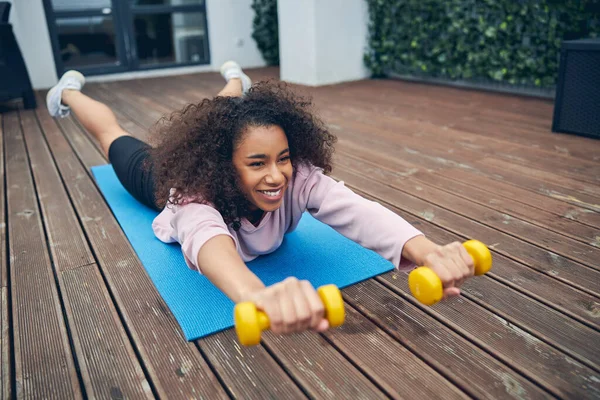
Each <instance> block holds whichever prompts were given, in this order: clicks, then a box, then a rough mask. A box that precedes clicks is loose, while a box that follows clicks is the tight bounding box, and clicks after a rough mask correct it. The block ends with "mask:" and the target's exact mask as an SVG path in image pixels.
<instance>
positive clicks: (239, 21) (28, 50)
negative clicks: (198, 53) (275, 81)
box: [8, 0, 266, 89]
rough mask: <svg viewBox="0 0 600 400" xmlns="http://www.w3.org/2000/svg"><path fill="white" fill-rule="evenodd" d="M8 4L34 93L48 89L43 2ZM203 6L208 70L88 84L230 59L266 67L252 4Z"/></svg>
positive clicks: (50, 65) (216, 1) (231, 0)
mask: <svg viewBox="0 0 600 400" xmlns="http://www.w3.org/2000/svg"><path fill="white" fill-rule="evenodd" d="M8 1H9V2H11V3H12V9H11V17H10V22H11V23H12V24H13V29H14V32H15V36H16V38H17V41H18V42H19V46H20V47H21V52H22V53H23V58H24V59H25V64H26V65H27V69H28V71H29V78H30V79H31V83H32V84H33V86H34V88H35V89H44V88H49V87H51V86H52V85H54V84H55V83H56V82H57V81H58V78H57V76H56V67H55V64H54V54H53V52H52V44H51V42H50V35H49V33H48V27H47V22H46V15H45V12H44V6H43V2H42V0H8ZM82 1H84V0H82ZM120 1H124V0H120ZM206 3H207V4H206V12H207V22H208V32H209V46H210V52H211V64H210V66H202V65H201V66H193V67H182V68H169V69H162V70H152V71H148V72H145V71H144V72H138V71H136V72H127V73H123V74H112V75H106V76H98V77H92V78H91V79H90V81H93V80H118V79H133V78H138V77H144V76H161V75H173V74H177V73H192V72H200V71H207V70H213V71H216V70H218V69H219V67H220V66H221V64H222V63H223V62H224V61H227V60H230V59H233V60H237V61H238V62H239V63H240V65H241V66H242V67H246V68H250V67H262V66H264V65H266V64H265V62H264V60H263V58H262V56H261V54H260V52H259V50H258V48H257V47H256V43H255V42H254V39H252V36H251V35H252V19H253V18H254V11H253V10H252V8H250V4H251V3H252V2H251V0H207V1H206Z"/></svg>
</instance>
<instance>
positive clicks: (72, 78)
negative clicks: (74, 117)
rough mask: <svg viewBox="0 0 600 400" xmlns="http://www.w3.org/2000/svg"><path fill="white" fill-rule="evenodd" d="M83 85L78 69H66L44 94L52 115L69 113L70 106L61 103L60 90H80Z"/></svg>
mask: <svg viewBox="0 0 600 400" xmlns="http://www.w3.org/2000/svg"><path fill="white" fill-rule="evenodd" d="M83 85H85V77H84V76H83V75H82V74H81V72H79V71H73V70H71V71H67V72H65V73H64V74H63V76H62V77H61V78H60V80H59V81H58V83H57V84H56V85H55V86H53V87H52V88H51V89H50V90H49V91H48V94H47V95H46V106H47V107H48V112H49V113H50V115H51V116H53V117H60V118H64V117H66V116H68V115H69V113H70V112H71V108H70V107H69V106H66V105H64V104H62V102H61V99H62V91H63V90H65V89H71V90H81V88H82V87H83Z"/></svg>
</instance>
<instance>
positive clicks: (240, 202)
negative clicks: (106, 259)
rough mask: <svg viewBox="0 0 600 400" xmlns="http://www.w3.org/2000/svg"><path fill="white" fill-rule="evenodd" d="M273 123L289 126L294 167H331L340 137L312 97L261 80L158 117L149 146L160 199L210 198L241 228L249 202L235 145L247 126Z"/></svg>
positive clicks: (178, 201)
mask: <svg viewBox="0 0 600 400" xmlns="http://www.w3.org/2000/svg"><path fill="white" fill-rule="evenodd" d="M272 125H277V126H279V127H281V129H282V130H283V131H284V132H285V134H286V136H287V139H288V144H289V149H290V158H291V162H292V165H293V166H294V167H297V166H299V165H302V164H304V165H313V166H316V167H320V168H322V169H323V171H324V173H326V174H328V173H330V172H331V169H332V156H333V152H334V147H333V145H334V143H335V142H336V140H337V139H336V137H335V136H334V135H333V134H331V133H330V132H329V131H328V130H327V128H326V127H325V124H324V123H323V121H322V120H320V119H319V118H318V117H317V116H316V115H315V114H314V112H313V110H312V103H311V101H310V99H306V98H304V97H302V96H299V95H297V94H294V93H293V92H292V91H291V90H290V89H289V88H288V86H287V85H286V84H285V83H282V82H261V83H257V84H255V85H254V86H253V87H252V88H251V89H250V90H249V91H248V92H247V93H246V94H245V95H244V97H223V96H217V97H215V98H213V99H204V100H202V101H201V102H200V103H198V104H189V105H187V106H186V107H184V108H183V109H182V110H180V111H176V112H174V113H172V114H171V115H170V116H168V117H164V118H162V119H161V120H160V121H159V122H158V123H157V125H156V127H155V134H154V137H153V140H152V142H153V145H154V146H153V148H152V149H151V150H150V154H151V157H150V159H151V160H152V164H151V167H152V169H153V174H154V183H155V197H156V200H157V205H158V206H160V207H164V206H165V205H166V204H167V203H171V204H181V203H182V202H184V201H186V202H187V201H195V202H200V203H204V204H206V203H211V204H213V205H214V206H215V207H216V209H217V210H218V211H219V212H220V213H221V215H222V217H223V219H224V220H225V223H227V224H231V223H233V226H234V228H239V226H240V225H239V219H240V218H242V217H248V216H250V209H249V205H250V204H249V202H248V200H247V199H246V197H245V196H244V195H243V193H242V191H241V190H240V189H239V185H238V182H239V177H238V174H237V172H236V170H235V168H234V166H233V162H232V157H233V151H234V150H235V148H236V147H237V145H238V144H239V143H240V141H241V140H242V138H243V136H244V133H245V131H246V129H247V128H248V127H262V126H272ZM171 189H173V190H174V191H173V192H172V193H170V190H171Z"/></svg>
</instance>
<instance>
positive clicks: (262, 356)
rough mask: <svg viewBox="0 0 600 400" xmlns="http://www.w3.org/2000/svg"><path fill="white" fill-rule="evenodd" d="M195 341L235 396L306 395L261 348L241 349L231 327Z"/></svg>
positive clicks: (243, 397)
mask: <svg viewBox="0 0 600 400" xmlns="http://www.w3.org/2000/svg"><path fill="white" fill-rule="evenodd" d="M196 344H197V345H198V346H199V347H200V349H201V351H202V353H203V354H205V356H206V359H207V360H208V361H209V362H210V364H211V365H212V367H213V368H214V370H215V372H216V373H217V374H218V375H219V377H220V379H221V381H222V382H223V384H224V385H226V387H227V392H228V393H229V395H230V396H231V397H233V398H235V399H256V400H262V399H266V398H271V399H306V398H307V397H306V395H305V394H304V392H303V391H302V390H300V388H299V387H298V386H297V385H296V383H295V382H294V381H293V380H292V379H291V378H290V376H289V375H288V374H287V373H286V372H285V371H284V370H283V369H282V368H281V367H280V366H279V365H278V364H277V362H276V361H275V360H274V359H273V357H271V355H270V354H269V353H268V352H267V351H266V350H265V349H264V347H262V346H252V347H247V348H242V347H241V346H240V344H239V343H238V341H237V337H236V335H235V332H234V331H233V330H232V329H228V330H226V331H223V332H219V333H216V334H214V335H211V336H208V337H205V338H202V339H200V340H197V341H196Z"/></svg>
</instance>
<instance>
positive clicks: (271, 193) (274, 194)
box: [259, 189, 281, 197]
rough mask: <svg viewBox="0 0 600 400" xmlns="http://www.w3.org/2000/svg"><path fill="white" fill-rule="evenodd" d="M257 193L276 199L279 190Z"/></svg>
mask: <svg viewBox="0 0 600 400" xmlns="http://www.w3.org/2000/svg"><path fill="white" fill-rule="evenodd" d="M259 192H261V193H264V194H266V195H267V196H269V197H277V196H279V194H280V193H281V189H279V190H277V191H276V192H269V191H266V190H259Z"/></svg>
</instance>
